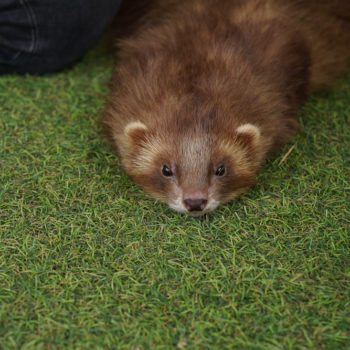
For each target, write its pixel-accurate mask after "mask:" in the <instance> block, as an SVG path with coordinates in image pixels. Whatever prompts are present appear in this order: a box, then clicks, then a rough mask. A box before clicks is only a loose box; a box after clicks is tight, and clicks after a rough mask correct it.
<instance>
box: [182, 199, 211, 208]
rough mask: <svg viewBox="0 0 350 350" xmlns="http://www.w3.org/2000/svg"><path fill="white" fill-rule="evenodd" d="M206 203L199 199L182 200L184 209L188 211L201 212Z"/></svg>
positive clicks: (204, 200)
mask: <svg viewBox="0 0 350 350" xmlns="http://www.w3.org/2000/svg"><path fill="white" fill-rule="evenodd" d="M207 203H208V201H207V200H206V199H204V198H201V199H190V198H189V199H184V204H185V207H186V209H187V210H188V211H203V210H204V208H205V206H206V205H207Z"/></svg>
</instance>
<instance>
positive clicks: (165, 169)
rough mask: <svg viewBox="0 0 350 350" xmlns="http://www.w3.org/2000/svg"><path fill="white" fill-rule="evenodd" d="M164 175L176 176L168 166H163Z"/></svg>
mask: <svg viewBox="0 0 350 350" xmlns="http://www.w3.org/2000/svg"><path fill="white" fill-rule="evenodd" d="M162 174H163V175H164V176H166V177H171V176H173V175H174V174H173V172H172V171H171V169H170V168H169V167H168V166H166V165H164V166H163V169H162Z"/></svg>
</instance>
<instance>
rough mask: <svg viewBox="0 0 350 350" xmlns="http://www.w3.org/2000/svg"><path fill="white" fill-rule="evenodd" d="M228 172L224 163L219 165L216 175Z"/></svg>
mask: <svg viewBox="0 0 350 350" xmlns="http://www.w3.org/2000/svg"><path fill="white" fill-rule="evenodd" d="M225 172H226V169H225V167H224V166H223V165H221V166H219V168H218V169H217V170H216V173H215V175H216V176H224V175H225Z"/></svg>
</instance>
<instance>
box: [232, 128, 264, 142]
mask: <svg viewBox="0 0 350 350" xmlns="http://www.w3.org/2000/svg"><path fill="white" fill-rule="evenodd" d="M236 132H237V135H238V137H239V139H241V140H242V141H243V142H245V143H253V144H254V145H257V144H258V143H259V140H260V136H261V133H260V129H259V128H258V127H257V126H255V125H253V124H250V123H247V124H242V125H241V126H239V127H238V128H237V129H236Z"/></svg>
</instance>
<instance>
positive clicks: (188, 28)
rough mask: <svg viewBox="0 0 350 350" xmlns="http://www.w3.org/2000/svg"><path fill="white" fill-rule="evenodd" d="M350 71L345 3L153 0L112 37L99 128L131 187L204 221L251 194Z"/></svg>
mask: <svg viewBox="0 0 350 350" xmlns="http://www.w3.org/2000/svg"><path fill="white" fill-rule="evenodd" d="M349 67H350V2H349V1H348V0H191V1H188V0H158V1H152V3H151V5H150V6H149V9H148V11H147V12H146V13H145V14H144V16H142V18H141V19H140V20H139V22H138V25H137V26H136V27H135V26H134V27H133V30H132V31H131V34H130V35H126V36H124V37H123V38H122V39H121V40H119V42H118V60H117V63H116V67H115V71H114V73H113V76H112V79H111V83H110V95H109V98H108V101H107V102H106V108H105V110H104V113H103V117H102V124H103V126H104V130H105V132H106V134H107V137H108V139H109V141H110V143H111V145H112V147H113V148H114V149H115V150H116V151H117V153H118V154H119V156H120V157H121V161H122V165H123V167H124V169H125V171H126V172H127V174H128V175H129V176H130V177H131V178H132V179H133V180H134V181H135V182H136V183H137V184H138V185H139V186H141V187H143V188H144V190H145V191H146V192H148V193H149V194H150V195H151V196H153V197H155V198H156V199H158V200H160V201H162V202H165V203H167V204H168V205H169V206H170V207H171V208H173V209H174V210H176V211H178V212H181V213H187V214H189V215H191V216H200V215H203V214H206V213H208V212H210V211H212V210H214V209H215V208H217V207H218V206H219V205H220V204H222V203H225V202H228V201H231V200H233V199H234V198H236V197H237V196H239V195H240V194H242V193H243V192H245V191H247V190H248V189H249V188H250V187H251V186H252V185H253V184H254V182H255V178H256V174H257V172H258V170H259V169H260V168H261V166H262V165H263V164H264V162H265V160H266V158H267V156H268V155H269V154H270V153H271V152H273V151H275V150H276V149H278V148H279V147H280V146H281V145H282V144H284V143H286V142H287V141H288V140H290V139H291V137H293V136H294V134H295V133H296V131H297V129H298V123H297V120H296V116H297V113H298V111H299V108H300V107H301V105H302V104H303V102H304V101H305V98H306V96H307V95H308V94H309V93H310V92H312V91H314V90H315V89H318V88H322V87H324V86H329V85H331V84H332V83H333V82H334V80H335V78H336V77H337V76H338V75H339V74H340V73H341V72H344V71H346V70H347V69H349Z"/></svg>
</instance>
